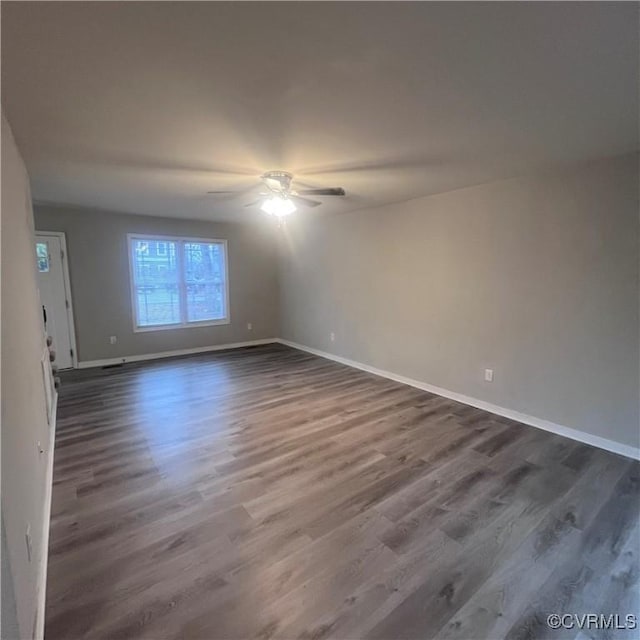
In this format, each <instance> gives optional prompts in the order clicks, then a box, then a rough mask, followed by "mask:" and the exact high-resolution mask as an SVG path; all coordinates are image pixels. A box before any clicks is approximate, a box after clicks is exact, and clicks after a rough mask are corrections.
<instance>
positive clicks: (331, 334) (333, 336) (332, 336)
mask: <svg viewBox="0 0 640 640" xmlns="http://www.w3.org/2000/svg"><path fill="white" fill-rule="evenodd" d="M329 340H331V342H335V341H336V334H335V333H333V331H332V332H331V333H330V334H329Z"/></svg>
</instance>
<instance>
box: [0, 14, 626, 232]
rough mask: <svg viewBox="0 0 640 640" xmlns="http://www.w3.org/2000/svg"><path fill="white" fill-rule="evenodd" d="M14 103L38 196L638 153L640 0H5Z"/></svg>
mask: <svg viewBox="0 0 640 640" xmlns="http://www.w3.org/2000/svg"><path fill="white" fill-rule="evenodd" d="M2 100H3V107H4V110H5V113H6V115H7V117H8V119H9V122H10V123H11V125H12V127H13V130H14V134H15V136H16V138H17V140H18V144H19V146H20V148H21V150H22V153H23V155H24V157H25V160H26V163H27V167H28V170H29V173H30V175H31V179H32V187H33V196H34V199H35V200H39V201H42V202H55V203H62V204H74V205H89V206H94V207H99V208H102V209H108V210H115V211H130V212H137V213H144V214H159V215H166V216H184V217H192V218H205V219H225V220H240V221H247V220H252V219H255V217H257V216H259V215H260V213H259V211H258V210H257V209H255V208H254V209H247V208H245V207H244V206H243V205H244V204H246V203H247V202H249V201H251V200H254V199H255V198H256V190H253V191H251V190H250V188H251V187H252V186H253V185H257V177H258V176H259V175H260V174H261V173H262V172H264V171H265V170H269V169H286V170H288V171H291V172H292V173H294V175H295V176H296V177H297V178H299V180H300V181H299V182H298V183H297V184H298V186H300V184H301V183H304V184H305V185H308V186H314V187H315V186H342V187H344V188H345V189H346V191H347V197H346V198H342V199H340V198H325V199H324V200H323V201H324V204H323V206H321V207H318V212H321V213H331V212H343V211H349V210H353V209H361V208H363V207H371V206H377V205H382V204H386V203H390V202H395V201H402V200H407V199H410V198H415V197H419V196H423V195H427V194H432V193H438V192H442V191H448V190H451V189H455V188H460V187H464V186H468V185H472V184H478V183H481V182H486V181H489V180H494V179H499V178H505V177H510V176H513V175H519V174H522V173H524V172H527V171H531V170H534V169H538V168H541V167H546V166H550V165H553V164H555V163H559V162H560V163H562V162H568V161H573V160H581V159H586V158H592V157H598V156H606V155H614V154H618V153H626V152H631V151H634V150H637V149H638V4H637V3H635V2H634V3H610V2H602V3H595V2H594V3H573V2H568V3H558V2H556V3H554V2H548V3H503V2H498V3H487V4H485V3H458V2H453V3H413V2H412V3H402V2H401V3H388V2H384V3H362V2H357V3H288V2H284V3H266V2H263V3H243V2H241V3H213V2H193V3H192V2H134V3H125V2H109V3H106V2H69V3H67V2H37V3H32V2H9V3H7V2H3V3H2ZM294 186H295V184H294ZM212 189H239V190H244V191H242V193H241V194H240V195H238V196H232V197H228V196H207V195H205V192H206V191H208V190H212ZM259 190H260V189H259V188H258V191H259Z"/></svg>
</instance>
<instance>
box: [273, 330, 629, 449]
mask: <svg viewBox="0 0 640 640" xmlns="http://www.w3.org/2000/svg"><path fill="white" fill-rule="evenodd" d="M277 342H279V343H280V344H284V345H286V346H288V347H292V348H294V349H299V350H300V351H306V352H307V353H312V354H314V355H316V356H320V357H321V358H327V359H328V360H333V361H334V362H339V363H340V364H345V365H347V366H349V367H354V368H355V369H360V370H362V371H367V372H368V373H373V374H375V375H377V376H381V377H382V378H388V379H389V380H394V381H396V382H401V383H402V384H407V385H409V386H411V387H416V388H418V389H422V390H423V391H429V392H430V393H435V394H436V395H439V396H443V397H445V398H449V399H450V400H456V401H457V402H461V403H463V404H468V405H470V406H472V407H476V408H478V409H483V410H484V411H488V412H489V413H495V414H496V415H499V416H502V417H504V418H510V419H511V420H515V421H516V422H522V423H523V424H526V425H529V426H531V427H537V428H538V429H543V430H544V431H549V432H551V433H555V434H556V435H559V436H564V437H565V438H570V439H571V440H577V441H578V442H582V443H584V444H590V445H592V446H594V447H598V448H599V449H605V450H607V451H611V452H612V453H617V454H619V455H622V456H625V457H627V458H634V459H636V460H640V448H636V447H632V446H630V445H626V444H622V443H620V442H616V441H615V440H609V439H607V438H602V437H600V436H595V435H592V434H590V433H585V432H584V431H579V430H578V429H572V428H571V427H565V426H563V425H561V424H556V423H554V422H550V421H549V420H544V419H542V418H536V417H535V416H530V415H527V414H525V413H520V412H519V411H514V410H513V409H506V408H505V407H500V406H498V405H495V404H491V403H490V402H485V401H484V400H479V399H478V398H472V397H471V396H466V395H464V394H461V393H457V392H455V391H450V390H449V389H443V388H442V387H436V386H434V385H432V384H428V383H426V382H422V381H420V380H414V379H413V378H407V377H406V376H401V375H398V374H397V373H392V372H390V371H385V370H383V369H378V368H377V367H372V366H369V365H367V364H363V363H362V362H357V361H356V360H350V359H349V358H343V357H342V356H336V355H334V354H332V353H328V352H326V351H320V350H319V349H313V348H311V347H307V346H306V345H303V344H298V343H297V342H291V341H290V340H283V339H278V340H277Z"/></svg>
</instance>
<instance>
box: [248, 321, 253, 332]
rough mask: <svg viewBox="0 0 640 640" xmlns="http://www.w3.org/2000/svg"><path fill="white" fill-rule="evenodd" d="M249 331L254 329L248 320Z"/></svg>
mask: <svg viewBox="0 0 640 640" xmlns="http://www.w3.org/2000/svg"><path fill="white" fill-rule="evenodd" d="M247 331H253V325H252V324H251V323H250V322H247Z"/></svg>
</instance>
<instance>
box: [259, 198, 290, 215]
mask: <svg viewBox="0 0 640 640" xmlns="http://www.w3.org/2000/svg"><path fill="white" fill-rule="evenodd" d="M260 209H262V211H264V212H265V213H267V214H269V215H270V216H275V217H276V218H284V217H285V216H288V215H290V214H292V213H293V212H294V211H295V210H296V205H295V204H293V202H292V201H291V200H290V199H289V198H283V197H282V196H273V197H271V198H267V199H266V200H265V201H264V202H263V203H262V205H261V206H260Z"/></svg>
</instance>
